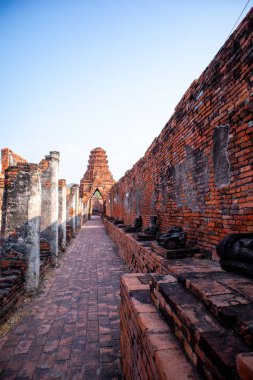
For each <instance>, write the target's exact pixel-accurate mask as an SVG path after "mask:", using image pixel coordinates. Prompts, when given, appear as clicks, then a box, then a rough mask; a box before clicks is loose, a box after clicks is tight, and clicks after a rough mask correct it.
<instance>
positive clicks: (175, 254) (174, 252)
mask: <svg viewBox="0 0 253 380" xmlns="http://www.w3.org/2000/svg"><path fill="white" fill-rule="evenodd" d="M151 247H152V249H153V251H154V252H155V253H157V254H158V255H160V256H162V257H164V258H165V259H168V260H170V259H184V258H187V257H192V256H194V255H196V254H198V255H199V253H200V250H199V248H197V247H185V248H181V249H170V250H168V249H166V248H164V247H162V246H161V245H159V244H158V243H157V242H152V243H151ZM203 257H204V256H203Z"/></svg>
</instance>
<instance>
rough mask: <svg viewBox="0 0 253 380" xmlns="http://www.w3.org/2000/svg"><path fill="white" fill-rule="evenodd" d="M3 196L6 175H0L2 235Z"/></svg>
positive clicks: (0, 222)
mask: <svg viewBox="0 0 253 380" xmlns="http://www.w3.org/2000/svg"><path fill="white" fill-rule="evenodd" d="M3 196H4V174H3V173H0V234H1V226H2V207H3ZM0 244H1V242H0ZM0 249H1V248H0Z"/></svg>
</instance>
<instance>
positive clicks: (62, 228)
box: [58, 179, 67, 251]
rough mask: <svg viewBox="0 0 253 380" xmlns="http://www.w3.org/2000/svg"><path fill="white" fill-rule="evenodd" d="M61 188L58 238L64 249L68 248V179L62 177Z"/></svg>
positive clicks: (59, 188)
mask: <svg viewBox="0 0 253 380" xmlns="http://www.w3.org/2000/svg"><path fill="white" fill-rule="evenodd" d="M58 190H59V217H58V235H59V236H58V238H59V248H60V249H61V250H62V251H65V249H66V219H67V214H66V181H65V179H60V180H59V182H58Z"/></svg>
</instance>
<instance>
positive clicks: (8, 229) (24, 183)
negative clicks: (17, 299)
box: [1, 164, 41, 292]
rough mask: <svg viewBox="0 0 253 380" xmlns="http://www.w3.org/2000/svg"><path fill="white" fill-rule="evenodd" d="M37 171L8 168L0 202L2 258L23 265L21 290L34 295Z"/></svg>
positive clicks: (36, 280)
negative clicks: (23, 274)
mask: <svg viewBox="0 0 253 380" xmlns="http://www.w3.org/2000/svg"><path fill="white" fill-rule="evenodd" d="M40 214H41V171H40V168H39V166H38V165H35V164H18V166H15V167H9V169H7V170H6V175H5V190H4V200H3V225H2V239H3V249H2V253H1V256H2V257H12V259H13V260H15V259H16V260H23V261H24V262H25V267H26V272H25V288H26V290H27V292H34V291H35V290H36V288H37V287H38V283H39V275H40Z"/></svg>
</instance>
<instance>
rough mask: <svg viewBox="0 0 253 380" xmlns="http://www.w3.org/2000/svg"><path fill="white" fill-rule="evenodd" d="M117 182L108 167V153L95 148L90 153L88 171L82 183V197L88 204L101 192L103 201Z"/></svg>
mask: <svg viewBox="0 0 253 380" xmlns="http://www.w3.org/2000/svg"><path fill="white" fill-rule="evenodd" d="M114 183H115V181H114V179H113V176H112V174H111V172H110V169H109V166H108V160H107V155H106V151H105V150H104V149H102V148H95V149H93V150H92V151H91V152H90V157H89V163H88V167H87V170H86V172H85V174H84V176H83V178H82V179H81V181H80V196H81V198H82V199H83V202H84V203H86V202H87V201H88V200H89V199H90V198H91V197H92V196H93V195H94V193H95V192H96V190H98V191H99V193H100V194H101V197H102V198H103V200H105V197H106V194H107V193H108V191H109V190H110V188H111V187H112V186H113V185H114Z"/></svg>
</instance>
